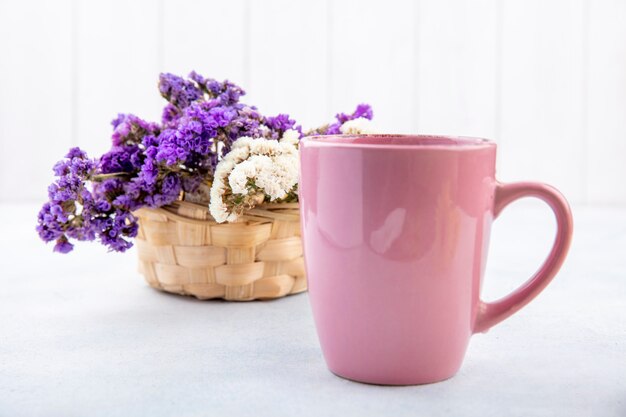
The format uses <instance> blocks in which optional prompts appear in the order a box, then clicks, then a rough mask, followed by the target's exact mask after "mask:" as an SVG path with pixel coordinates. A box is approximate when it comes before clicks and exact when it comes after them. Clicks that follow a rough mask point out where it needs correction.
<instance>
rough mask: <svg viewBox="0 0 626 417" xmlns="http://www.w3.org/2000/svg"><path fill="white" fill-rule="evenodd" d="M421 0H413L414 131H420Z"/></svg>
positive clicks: (412, 101) (412, 125) (412, 109)
mask: <svg viewBox="0 0 626 417" xmlns="http://www.w3.org/2000/svg"><path fill="white" fill-rule="evenodd" d="M421 4H422V2H421V0H415V2H413V7H414V8H415V9H414V10H413V19H414V22H415V24H414V25H413V57H412V60H413V81H412V82H413V85H412V90H413V91H412V97H411V99H412V100H411V114H412V115H413V116H412V117H413V118H412V119H411V130H413V133H420V117H419V115H420V71H419V64H420V60H421V58H420V46H419V45H420V29H421V27H422V25H420V16H421V13H420V8H421Z"/></svg>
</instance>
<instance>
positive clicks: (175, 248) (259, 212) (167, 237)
mask: <svg viewBox="0 0 626 417" xmlns="http://www.w3.org/2000/svg"><path fill="white" fill-rule="evenodd" d="M135 215H136V216H137V218H138V219H139V233H138V235H137V239H136V243H137V244H136V246H137V252H138V254H139V272H140V273H141V274H142V275H143V276H144V278H145V279H146V281H147V282H148V284H150V286H152V287H154V288H157V289H159V290H162V291H167V292H171V293H176V294H182V295H193V296H194V297H197V298H199V299H211V298H223V299H225V300H235V301H250V300H256V299H271V298H279V297H283V296H285V295H288V294H295V293H299V292H302V291H305V290H306V288H307V284H306V277H305V272H304V259H303V257H302V240H301V238H300V217H299V210H298V203H284V204H267V205H262V206H258V207H255V208H254V209H252V210H249V211H248V212H246V215H244V216H243V217H242V218H241V221H238V222H237V223H222V224H219V223H216V222H215V220H213V218H212V217H211V215H210V214H209V211H208V209H207V207H206V206H203V205H198V204H194V203H189V202H186V201H180V202H176V203H174V204H172V205H170V206H166V207H162V208H159V209H149V208H142V209H140V210H137V211H136V212H135Z"/></svg>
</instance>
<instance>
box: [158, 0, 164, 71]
mask: <svg viewBox="0 0 626 417" xmlns="http://www.w3.org/2000/svg"><path fill="white" fill-rule="evenodd" d="M164 8H165V5H164V4H163V0H158V1H157V68H158V69H159V72H163V71H165V68H164V65H165V59H164V51H163V50H164V48H165V46H164V42H163V36H164V33H163V32H164V28H163V26H164V13H165V10H164Z"/></svg>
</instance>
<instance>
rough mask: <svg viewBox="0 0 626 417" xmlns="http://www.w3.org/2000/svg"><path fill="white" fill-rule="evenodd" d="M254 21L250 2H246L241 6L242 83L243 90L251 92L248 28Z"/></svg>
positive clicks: (248, 0) (249, 33) (252, 87)
mask: <svg viewBox="0 0 626 417" xmlns="http://www.w3.org/2000/svg"><path fill="white" fill-rule="evenodd" d="M252 19H254V16H252V10H251V7H250V0H246V1H245V2H244V4H243V30H244V36H243V48H242V49H243V82H244V84H243V85H244V86H245V87H244V90H247V91H253V89H254V86H253V85H252V77H251V70H252V68H251V65H252V64H251V62H250V54H251V45H250V42H251V41H250V36H252V34H251V31H250V27H251V21H252Z"/></svg>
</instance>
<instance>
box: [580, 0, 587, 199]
mask: <svg viewBox="0 0 626 417" xmlns="http://www.w3.org/2000/svg"><path fill="white" fill-rule="evenodd" d="M582 8H583V10H582V18H583V21H582V34H581V38H582V49H583V50H582V63H581V65H582V79H583V82H582V86H581V88H582V92H581V94H582V103H581V104H582V106H583V107H582V111H581V114H582V116H583V117H582V121H581V125H582V126H581V129H582V145H581V147H582V153H583V158H581V163H582V166H581V172H582V181H583V183H582V201H583V203H585V204H588V203H589V163H588V162H589V161H588V155H589V154H588V149H589V135H588V124H589V123H588V116H589V115H588V111H589V109H588V97H589V82H588V80H589V74H588V72H589V0H583V2H582Z"/></svg>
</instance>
